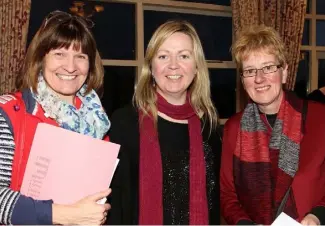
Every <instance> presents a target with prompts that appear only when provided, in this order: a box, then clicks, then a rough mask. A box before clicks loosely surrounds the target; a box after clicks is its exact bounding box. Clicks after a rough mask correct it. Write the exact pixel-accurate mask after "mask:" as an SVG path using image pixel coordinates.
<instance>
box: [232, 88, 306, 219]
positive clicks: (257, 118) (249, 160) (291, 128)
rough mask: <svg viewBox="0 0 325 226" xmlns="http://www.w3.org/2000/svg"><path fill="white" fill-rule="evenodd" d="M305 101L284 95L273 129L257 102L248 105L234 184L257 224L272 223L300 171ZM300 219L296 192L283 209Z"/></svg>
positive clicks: (237, 157) (239, 139)
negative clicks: (295, 198)
mask: <svg viewBox="0 0 325 226" xmlns="http://www.w3.org/2000/svg"><path fill="white" fill-rule="evenodd" d="M302 108H303V102H302V101H301V100H300V99H298V98H296V97H295V96H294V95H293V94H291V93H284V96H283V99H282V102H281V106H280V109H279V112H278V114H277V118H276V121H275V123H274V126H273V130H271V131H270V129H269V127H268V126H267V124H268V122H267V119H266V117H265V115H263V114H261V113H260V112H259V110H258V106H257V105H256V104H255V103H249V104H248V105H247V106H246V108H245V110H244V112H243V115H242V118H241V121H240V130H239V131H238V136H237V144H236V149H235V151H234V165H233V169H234V183H235V187H236V193H237V196H238V200H239V202H240V204H241V205H242V207H243V209H244V210H245V211H246V213H247V214H248V215H249V216H250V218H251V219H252V220H253V221H254V222H255V223H257V224H263V225H264V224H266V225H268V224H271V223H272V222H273V221H274V218H275V217H276V216H275V214H276V212H277V209H278V207H279V205H280V203H281V201H282V199H283V197H284V195H285V193H286V191H287V190H288V188H289V187H290V185H291V183H292V181H293V178H294V175H295V173H296V172H297V170H298V164H299V151H300V142H301V140H302V137H303V132H302V129H303V128H302V126H303V123H302V120H303V119H302ZM284 210H285V212H286V213H287V214H289V215H290V216H291V217H293V218H295V217H297V212H296V206H295V202H294V197H293V193H292V192H290V196H289V198H288V201H287V203H286V208H285V209H284Z"/></svg>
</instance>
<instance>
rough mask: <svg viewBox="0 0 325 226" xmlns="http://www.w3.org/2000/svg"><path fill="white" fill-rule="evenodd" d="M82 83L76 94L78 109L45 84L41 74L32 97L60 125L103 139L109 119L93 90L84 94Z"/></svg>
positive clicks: (85, 88) (84, 88) (108, 126)
mask: <svg viewBox="0 0 325 226" xmlns="http://www.w3.org/2000/svg"><path fill="white" fill-rule="evenodd" d="M86 90H87V86H86V85H83V87H81V89H80V90H79V92H78V93H77V94H76V96H77V97H78V98H79V99H80V100H81V102H82V104H81V107H80V108H79V109H77V108H76V107H75V106H73V105H71V104H69V103H67V102H65V101H63V100H62V99H61V98H60V97H59V96H58V95H57V94H56V93H54V92H53V91H52V90H51V89H50V88H49V87H48V85H47V84H46V81H45V80H44V78H43V75H42V74H40V75H39V77H38V84H37V94H35V93H33V92H32V94H33V97H34V98H35V99H36V101H37V102H38V103H39V104H40V105H41V107H42V108H43V110H44V112H45V114H46V116H47V117H50V118H52V119H54V120H55V121H56V122H57V123H58V124H59V126H60V127H62V128H64V129H67V130H71V131H74V132H77V133H80V134H84V135H88V136H91V137H94V138H99V139H103V137H104V136H105V135H106V133H107V131H108V130H109V128H110V121H109V119H108V117H107V114H106V113H105V111H104V109H103V107H102V105H101V102H100V99H99V97H98V95H97V94H96V92H95V91H94V90H91V91H90V93H89V94H87V95H85V92H86Z"/></svg>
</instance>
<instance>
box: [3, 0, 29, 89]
mask: <svg viewBox="0 0 325 226" xmlns="http://www.w3.org/2000/svg"><path fill="white" fill-rule="evenodd" d="M30 6H31V0H1V1H0V29H1V30H0V94H3V93H7V92H12V91H14V90H15V79H16V76H17V73H18V71H19V68H20V65H21V62H22V60H23V58H24V56H25V50H26V41H27V32H28V24H29V14H30Z"/></svg>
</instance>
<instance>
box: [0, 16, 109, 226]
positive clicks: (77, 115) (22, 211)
mask: <svg viewBox="0 0 325 226" xmlns="http://www.w3.org/2000/svg"><path fill="white" fill-rule="evenodd" d="M89 26H91V24H90V22H89V21H86V20H85V19H83V18H81V17H77V16H72V15H70V14H68V13H64V12H59V11H56V12H52V13H50V14H49V15H48V16H47V18H46V19H45V20H44V21H43V23H42V25H41V27H40V28H39V30H38V32H37V33H36V35H35V36H34V38H33V40H32V42H31V44H30V46H29V48H28V51H27V55H26V58H25V60H24V62H23V66H22V69H21V72H20V75H19V77H18V79H17V88H18V89H19V90H20V91H19V92H17V93H14V94H12V95H3V96H0V128H1V129H0V146H1V148H0V191H1V192H0V222H1V224H18V225H19V224H22V225H23V224H34V225H36V224H102V223H104V222H105V220H106V215H107V211H108V210H109V208H110V205H109V204H97V201H98V200H100V199H102V198H104V197H106V196H107V195H109V193H110V190H107V191H101V192H100V191H99V193H97V194H94V195H91V196H88V197H85V198H84V199H82V200H80V201H78V202H76V203H75V204H73V205H65V206H63V205H58V204H55V203H53V202H52V201H51V200H42V201H40V200H34V199H32V198H29V197H26V196H24V195H22V194H20V193H19V190H20V187H21V184H22V180H23V176H24V171H25V167H26V163H27V160H28V156H29V152H30V148H31V145H32V140H33V137H34V134H35V130H36V126H37V124H38V123H40V122H42V123H48V124H51V125H55V126H60V127H62V128H65V129H68V130H71V131H74V132H77V133H81V134H85V135H89V136H92V137H94V138H97V139H105V136H106V133H107V131H108V129H109V127H110V122H109V120H108V117H107V115H106V113H105V111H104V110H103V108H102V105H101V102H100V99H99V97H98V95H97V93H96V90H99V89H100V88H101V86H102V83H103V74H104V73H103V66H102V64H101V58H100V56H99V54H98V51H97V48H96V43H95V40H94V38H93V36H92V34H91V31H90V28H89Z"/></svg>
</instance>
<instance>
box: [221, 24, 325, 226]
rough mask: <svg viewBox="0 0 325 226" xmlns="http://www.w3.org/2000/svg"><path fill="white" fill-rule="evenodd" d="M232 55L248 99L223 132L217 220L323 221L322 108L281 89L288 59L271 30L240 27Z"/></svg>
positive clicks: (324, 144)
mask: <svg viewBox="0 0 325 226" xmlns="http://www.w3.org/2000/svg"><path fill="white" fill-rule="evenodd" d="M232 52H233V56H234V59H235V60H236V62H237V65H238V67H239V69H240V71H241V81H242V83H243V85H244V88H245V90H246V92H247V93H248V95H249V97H250V102H249V103H248V104H247V106H246V107H245V109H244V110H243V111H242V112H239V113H237V114H236V115H234V116H233V117H231V118H230V119H229V120H228V121H227V123H226V125H225V128H224V136H223V146H222V161H221V173H220V188H221V209H222V214H223V217H224V218H225V220H226V221H227V223H228V224H237V225H239V224H242V225H248V224H263V225H270V224H272V223H273V221H274V220H275V219H276V218H277V217H278V216H279V214H281V213H282V212H284V213H286V214H287V215H289V216H290V217H291V218H293V219H295V220H297V221H298V222H300V223H301V224H303V225H320V224H322V225H323V224H325V195H324V191H325V151H324V150H325V140H324V135H325V118H324V115H325V106H324V105H321V104H319V103H316V102H311V101H310V102H309V101H304V100H301V99H299V98H297V97H296V95H295V94H294V93H291V92H287V91H285V90H284V89H283V84H285V83H286V81H287V77H288V61H287V58H286V49H285V46H284V43H283V42H282V40H281V38H280V35H279V34H278V33H277V32H276V31H275V30H274V29H273V28H270V27H266V26H264V25H260V26H254V27H251V28H248V29H247V30H244V31H243V32H242V33H241V34H240V35H239V36H238V38H237V40H236V42H235V43H234V44H233V46H232Z"/></svg>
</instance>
